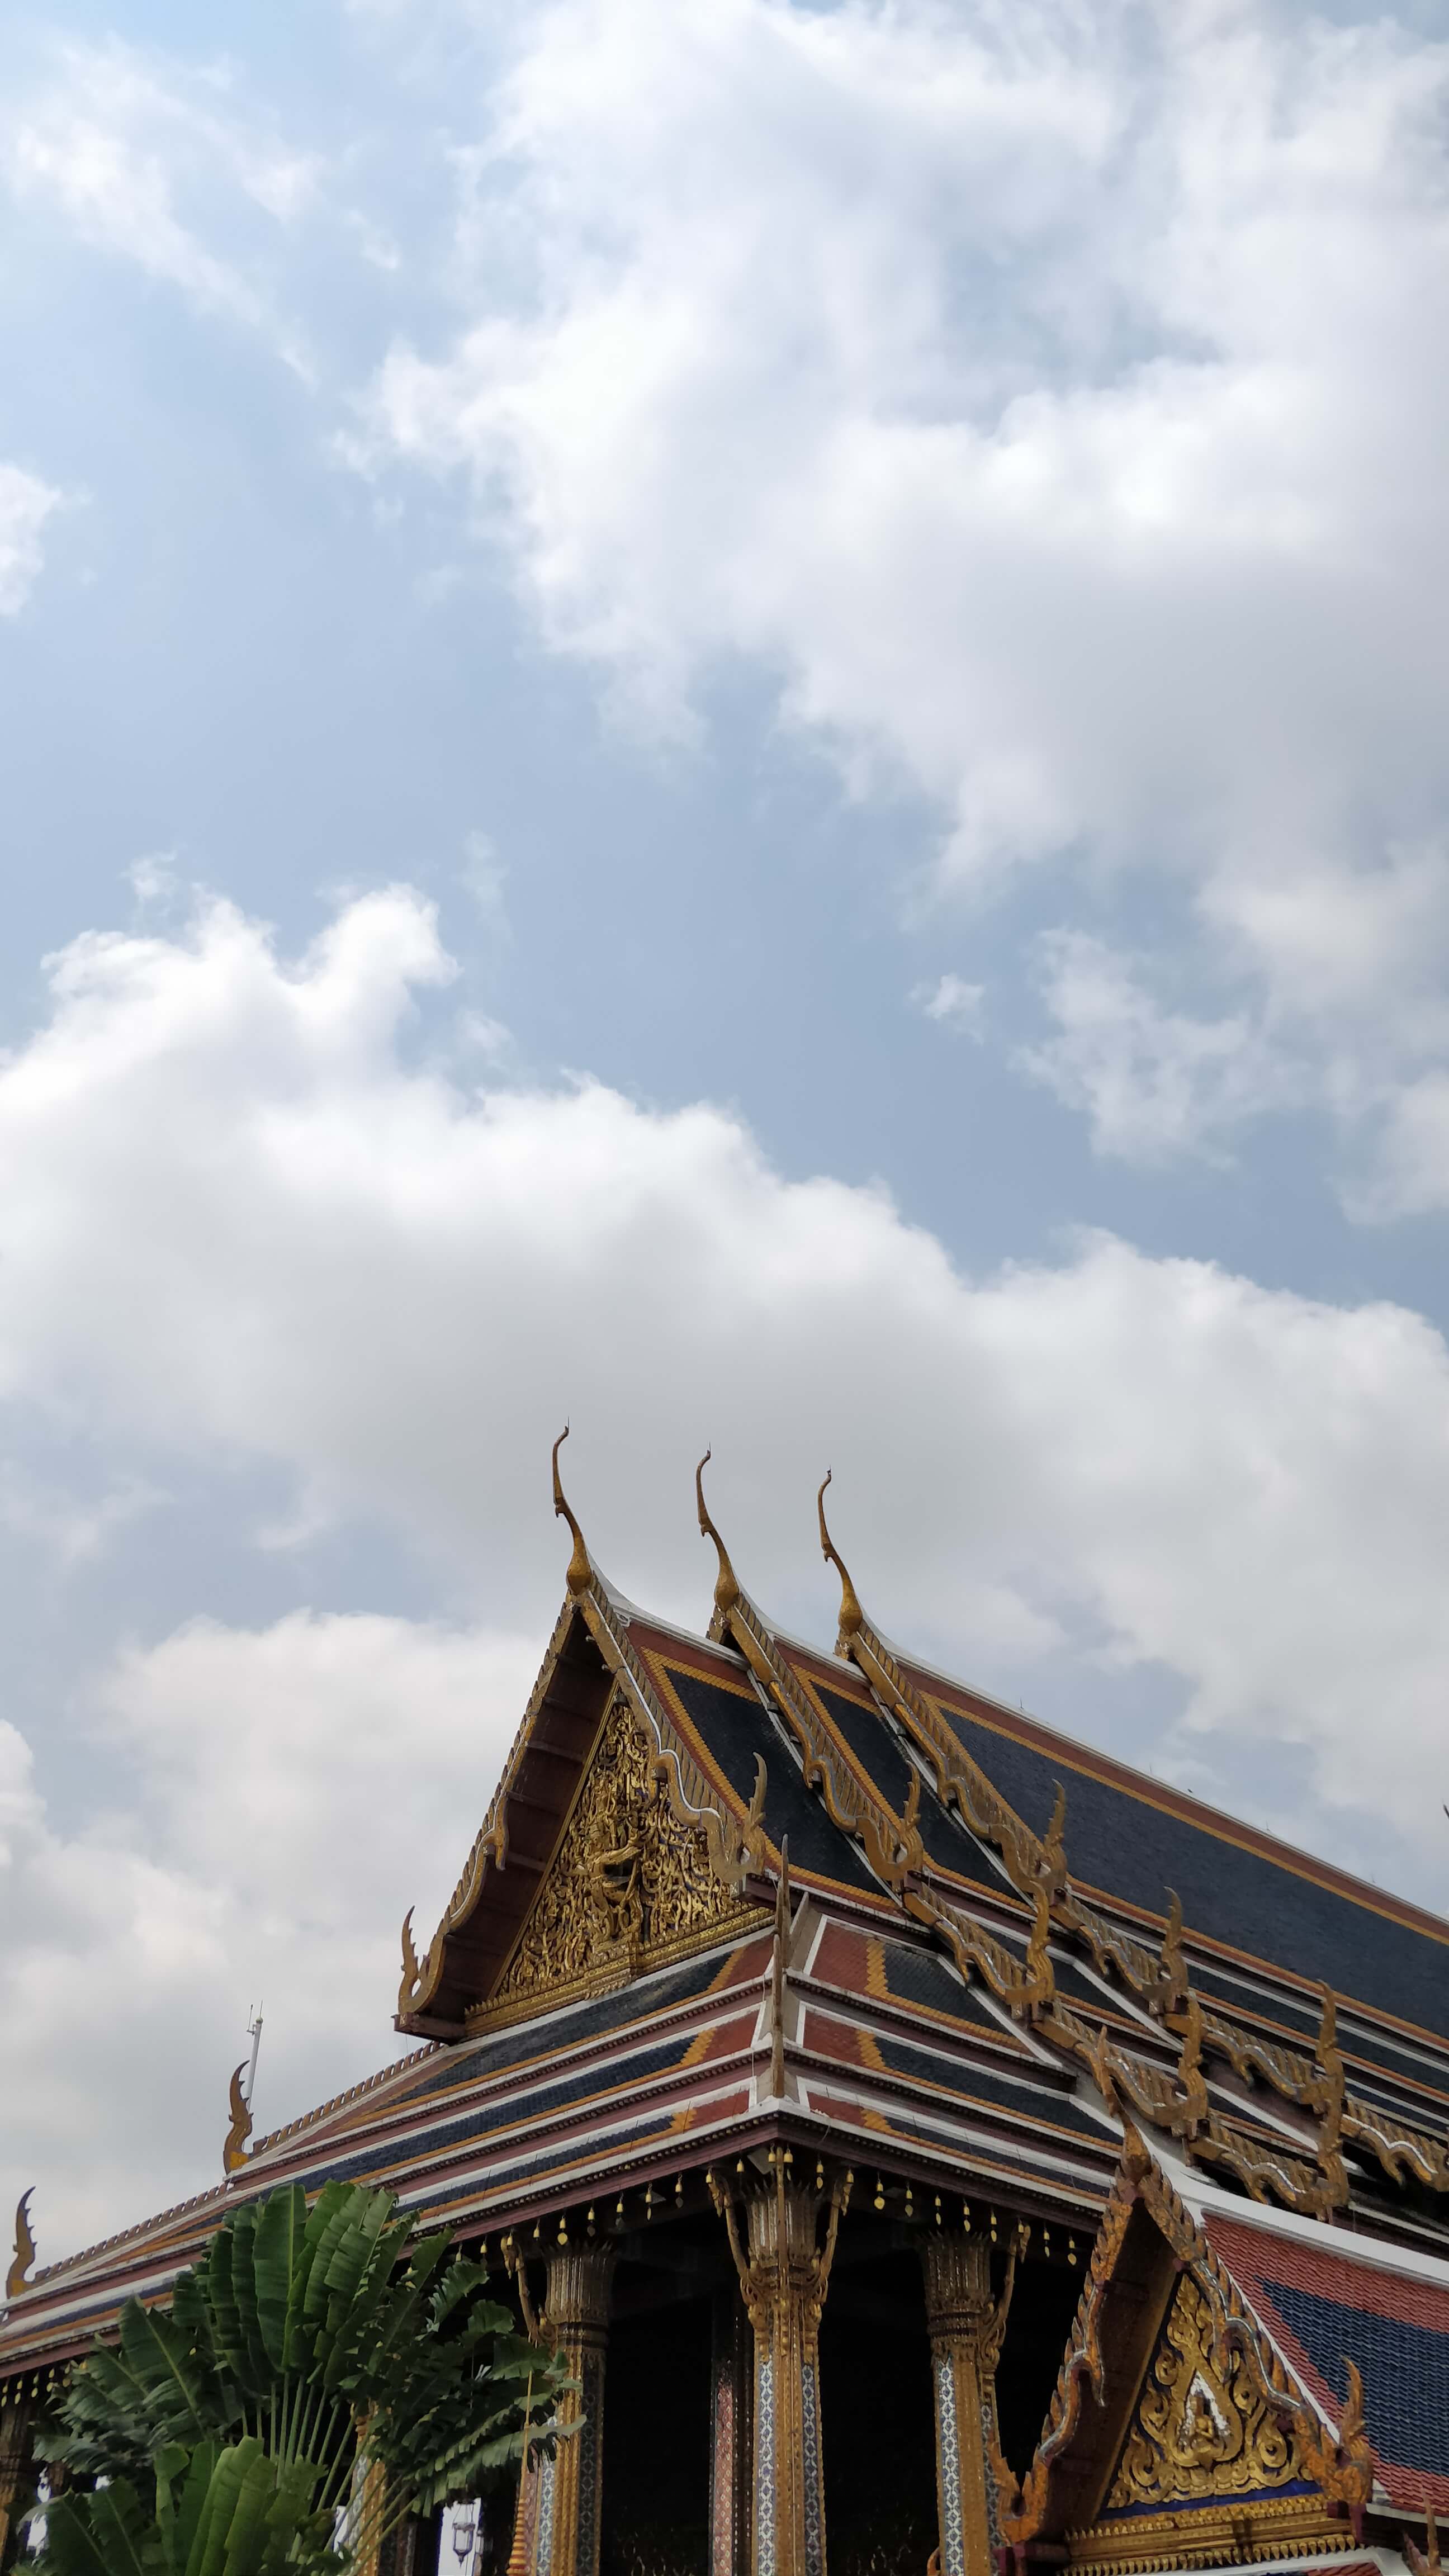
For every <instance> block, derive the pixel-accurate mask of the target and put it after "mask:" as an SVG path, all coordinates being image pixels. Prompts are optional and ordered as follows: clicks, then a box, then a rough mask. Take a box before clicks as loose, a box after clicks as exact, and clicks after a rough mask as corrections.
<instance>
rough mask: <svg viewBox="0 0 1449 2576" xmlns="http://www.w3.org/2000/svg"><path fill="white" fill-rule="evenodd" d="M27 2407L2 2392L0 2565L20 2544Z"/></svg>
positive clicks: (26, 2492) (26, 2482) (25, 2503)
mask: <svg viewBox="0 0 1449 2576" xmlns="http://www.w3.org/2000/svg"><path fill="white" fill-rule="evenodd" d="M30 2419H31V2409H30V2407H29V2405H28V2404H27V2403H26V2401H25V2400H24V2399H23V2398H21V2397H19V2396H16V2395H12V2394H9V2393H8V2392H6V2393H5V2394H4V2395H3V2397H0V2567H9V2566H10V2565H11V2564H12V2563H13V2562H14V2560H15V2558H16V2556H17V2555H18V2552H19V2547H20V2517H21V2515H22V2514H24V2513H26V2512H28V2511H29V2508H30V2501H31V2488H32V2484H33V2481H32V2477H31V2469H30Z"/></svg>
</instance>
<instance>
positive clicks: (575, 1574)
mask: <svg viewBox="0 0 1449 2576" xmlns="http://www.w3.org/2000/svg"><path fill="white" fill-rule="evenodd" d="M568 1436H569V1427H568V1424H567V1423H565V1424H564V1427H563V1429H562V1431H561V1432H560V1433H559V1435H558V1438H557V1440H555V1442H554V1444H553V1508H554V1514H555V1517H556V1518H557V1519H559V1520H561V1521H567V1522H568V1525H569V1528H570V1529H571V1530H572V1531H573V1534H574V1552H573V1554H572V1556H571V1557H570V1558H569V1570H568V1573H567V1575H566V1576H565V1578H564V1580H565V1581H566V1583H567V1584H568V1588H569V1591H570V1592H571V1593H572V1595H573V1598H574V1599H575V1601H577V1600H578V1598H579V1595H580V1594H581V1593H583V1592H587V1590H588V1588H589V1585H590V1584H591V1583H592V1582H593V1579H594V1569H593V1567H592V1566H591V1565H590V1563H589V1551H588V1549H587V1548H586V1547H585V1545H584V1534H583V1531H582V1530H581V1529H580V1527H579V1525H578V1522H577V1521H576V1520H575V1518H574V1516H573V1513H572V1511H571V1510H570V1509H569V1504H568V1497H567V1496H566V1494H565V1492H564V1489H563V1486H562V1485H561V1484H560V1482H559V1472H558V1453H559V1451H560V1449H561V1448H562V1447H563V1445H564V1442H565V1441H566V1440H567V1438H568Z"/></svg>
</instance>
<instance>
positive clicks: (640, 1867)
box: [486, 1692, 759, 2018]
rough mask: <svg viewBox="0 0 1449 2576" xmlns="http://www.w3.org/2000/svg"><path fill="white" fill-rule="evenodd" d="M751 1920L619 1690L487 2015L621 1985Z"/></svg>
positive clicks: (751, 1909) (753, 1912)
mask: <svg viewBox="0 0 1449 2576" xmlns="http://www.w3.org/2000/svg"><path fill="white" fill-rule="evenodd" d="M758 1914H759V1908H758V1907H756V1906H751V1905H747V1904H745V1903H744V1902H743V1900H742V1899H741V1898H740V1896H739V1895H738V1893H737V1892H736V1890H735V1889H734V1888H732V1887H730V1886H727V1885H726V1883H725V1882H724V1880H723V1879H720V1878H717V1877H716V1876H715V1874H714V1871H713V1870H712V1869H711V1867H710V1863H709V1853H708V1849H707V1846H706V1843H705V1837H704V1833H703V1831H702V1830H701V1828H700V1827H699V1826H697V1825H692V1824H688V1823H685V1822H682V1821H681V1820H680V1818H679V1817H678V1816H676V1815H675V1813H674V1810H673V1808H672V1807H671V1805H670V1803H669V1796H668V1791H667V1788H666V1786H665V1784H664V1782H663V1781H661V1780H659V1779H657V1778H655V1777H653V1776H652V1775H651V1772H650V1768H649V1763H648V1758H647V1754H646V1750H645V1746H644V1743H643V1740H642V1738H641V1736H640V1733H639V1730H638V1728H637V1726H636V1725H635V1723H634V1720H633V1718H632V1716H631V1714H630V1711H629V1707H628V1703H627V1701H626V1700H625V1699H624V1697H623V1694H622V1693H621V1692H616V1693H615V1696H614V1698H613V1699H612V1700H611V1701H610V1703H609V1706H608V1709H607V1710H606V1711H605V1715H604V1723H603V1726H602V1728H601V1730H600V1735H599V1742H598V1745H597V1746H596V1748H595V1751H594V1755H593V1759H592V1761H591V1763H590V1765H589V1768H588V1770H587V1772H586V1773H585V1775H584V1780H583V1784H582V1787H581V1788H580V1790H579V1794H578V1796H577V1798H576V1799H575V1801H574V1806H573V1811H572V1813H571V1815H570V1817H569V1820H568V1823H567V1825H566V1826H565V1828H564V1835H563V1840H562V1841H561V1843H560V1844H559V1847H558V1849H557V1851H556V1852H555V1853H554V1856H553V1859H552V1860H551V1861H550V1863H549V1866H548V1868H547V1870H546V1871H545V1873H544V1876H543V1879H542V1881H541V1882H540V1885H539V1890H538V1894H537V1896H536V1897H535V1899H534V1902H533V1906H532V1908H531V1910H530V1912H529V1915H528V1917H527V1920H526V1921H525V1923H524V1925H523V1929H522V1931H521V1932H520V1934H519V1936H518V1941H517V1944H516V1946H515V1948H514V1951H513V1955H512V1957H511V1958H510V1960H509V1962H508V1965H507V1967H506V1968H505V1969H504V1972H503V1975H502V1977H501V1979H500V1981H499V1983H498V1985H497V1986H496V1988H495V1989H494V1992H493V1994H492V1996H491V1997H490V1999H489V2003H488V2005H487V2007H486V2012H487V2017H489V2018H491V2017H492V2016H493V2015H494V2014H495V2013H497V2014H500V2015H503V2014H504V2013H506V2011H507V2008H508V2007H510V2006H511V2007H513V2008H515V2009H516V2008H518V2007H519V2006H521V2005H523V2004H526V2003H527V2002H529V2001H531V2000H532V1998H533V1997H534V1996H540V1997H542V1996H544V1995H548V1996H550V1997H552V1996H553V1995H554V1994H555V1992H556V1991H557V1990H558V1989H560V1988H564V1989H573V1988H580V1989H585V1990H586V1989H588V1988H589V1987H592V1986H600V1987H605V1986H612V1985H619V1984H622V1983H623V1982H624V1980H625V1979H626V1978H628V1977H631V1976H633V1975H634V1973H635V1972H636V1970H637V1969H639V1968H640V1967H643V1966H646V1965H648V1966H654V1965H657V1964H658V1963H659V1961H660V1960H661V1958H670V1957H674V1956H678V1955H680V1954H681V1953H683V1952H684V1951H686V1950H690V1949H693V1948H695V1947H697V1946H698V1944H699V1943H700V1942H701V1941H702V1940H705V1939H708V1938H709V1937H710V1936H711V1935H712V1934H713V1933H714V1932H715V1931H716V1930H717V1929H725V1928H727V1927H729V1926H731V1925H733V1924H736V1923H740V1924H743V1923H747V1922H749V1921H751V1920H753V1919H754V1918H755V1917H756V1916H757V1915H758Z"/></svg>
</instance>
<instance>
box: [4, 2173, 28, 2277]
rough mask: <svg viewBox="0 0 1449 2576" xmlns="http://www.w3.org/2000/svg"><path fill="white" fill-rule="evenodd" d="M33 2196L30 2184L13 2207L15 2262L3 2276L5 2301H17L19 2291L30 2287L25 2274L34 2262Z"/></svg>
mask: <svg viewBox="0 0 1449 2576" xmlns="http://www.w3.org/2000/svg"><path fill="white" fill-rule="evenodd" d="M34 2196H35V2185H34V2183H32V2184H31V2186H30V2189H29V2191H23V2192H22V2193H21V2195H20V2198H19V2200H18V2201H17V2202H16V2205H15V2260H14V2262H13V2263H12V2264H11V2266H10V2269H9V2271H8V2272H7V2273H6V2275H5V2296H6V2298H7V2299H18V2298H19V2296H20V2293H21V2291H22V2290H28V2289H29V2287H30V2283H29V2280H28V2278H27V2274H28V2273H29V2270H30V2266H31V2264H32V2263H33V2262H34V2260H35V2239H34V2237H33V2236H32V2235H31V2233H30V2203H31V2201H32V2199H33V2198H34Z"/></svg>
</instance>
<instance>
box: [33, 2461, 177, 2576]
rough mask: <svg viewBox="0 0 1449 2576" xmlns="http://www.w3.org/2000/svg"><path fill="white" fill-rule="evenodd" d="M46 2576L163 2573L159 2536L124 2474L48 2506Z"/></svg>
mask: <svg viewBox="0 0 1449 2576" xmlns="http://www.w3.org/2000/svg"><path fill="white" fill-rule="evenodd" d="M34 2563H35V2565H36V2567H37V2569H40V2570H44V2571H45V2576H52V2571H53V2576H161V2571H162V2570H163V2568H164V2565H165V2562H164V2560H163V2558H162V2556H161V2550H160V2542H159V2537H158V2535H157V2532H156V2527H155V2524H154V2523H153V2522H152V2521H151V2520H150V2518H149V2516H148V2515H147V2513H146V2510H145V2507H144V2506H143V2504H142V2503H141V2500H140V2497H139V2496H138V2495H137V2493H136V2491H135V2488H134V2487H133V2486H131V2485H130V2484H129V2483H128V2481H127V2480H126V2479H124V2478H118V2479H117V2480H116V2481H115V2483H114V2484H113V2485H111V2486H108V2487H101V2488H99V2489H98V2490H97V2491H95V2492H94V2493H92V2494H89V2495H87V2494H84V2493H81V2494H70V2493H67V2494H65V2495H60V2496H57V2497H56V2499H55V2502H54V2503H53V2504H48V2505H47V2506H46V2508H45V2548H44V2552H43V2554H42V2556H41V2557H40V2558H39V2559H37V2560H36V2561H35V2562H34Z"/></svg>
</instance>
